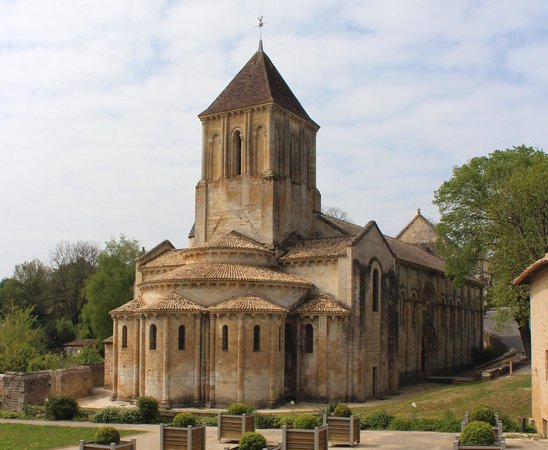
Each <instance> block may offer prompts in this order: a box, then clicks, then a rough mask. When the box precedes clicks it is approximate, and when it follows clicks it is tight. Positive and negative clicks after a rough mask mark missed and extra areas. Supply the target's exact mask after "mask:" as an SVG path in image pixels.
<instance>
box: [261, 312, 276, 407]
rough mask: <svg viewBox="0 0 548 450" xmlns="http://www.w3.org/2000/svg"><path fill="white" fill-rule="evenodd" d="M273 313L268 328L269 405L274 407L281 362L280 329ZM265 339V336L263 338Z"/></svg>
mask: <svg viewBox="0 0 548 450" xmlns="http://www.w3.org/2000/svg"><path fill="white" fill-rule="evenodd" d="M276 317H277V316H274V315H273V314H271V315H270V317H269V319H268V328H269V330H268V331H269V333H268V336H269V344H270V345H269V346H268V351H269V352H270V354H269V355H268V377H269V379H268V406H269V408H272V407H273V406H274V404H275V403H276V381H277V380H279V377H278V376H277V375H278V374H277V373H276V372H277V370H276V369H278V367H279V364H276V355H277V353H278V340H279V335H278V330H277V329H276V322H275V320H274V319H275V318H276ZM263 339H264V338H263Z"/></svg>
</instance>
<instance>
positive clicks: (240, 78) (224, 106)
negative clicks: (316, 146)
mask: <svg viewBox="0 0 548 450" xmlns="http://www.w3.org/2000/svg"><path fill="white" fill-rule="evenodd" d="M268 103H275V104H277V105H279V106H281V107H282V108H284V109H286V110H288V111H289V112H292V113H293V114H295V115H297V116H299V117H301V118H302V119H304V120H306V121H307V122H310V123H312V124H314V125H316V124H315V123H314V121H313V120H312V119H311V118H310V116H309V115H308V114H307V113H306V111H305V110H304V108H303V107H302V105H301V104H300V103H299V100H297V97H295V95H294V94H293V92H291V89H290V88H289V86H288V85H287V83H286V82H285V80H284V79H283V78H282V76H281V75H280V72H278V70H277V69H276V67H274V64H273V63H272V61H271V60H270V58H269V57H268V56H267V55H266V53H264V52H263V51H261V50H259V51H258V52H256V53H255V54H254V55H253V56H252V57H251V59H250V60H249V61H248V62H247V64H246V65H245V66H244V67H243V68H242V70H240V72H238V74H237V75H236V76H235V77H234V78H233V80H232V81H231V82H230V83H229V84H228V86H227V87H226V88H225V89H224V90H223V92H221V94H220V95H219V96H218V97H217V98H216V99H215V101H214V102H213V103H212V104H211V105H210V106H209V107H208V108H207V109H206V110H205V111H204V112H202V113H201V114H200V115H199V117H202V116H207V115H210V114H218V113H222V112H227V111H232V110H235V109H241V108H247V107H251V106H258V105H263V104H268ZM316 126H317V125H316Z"/></svg>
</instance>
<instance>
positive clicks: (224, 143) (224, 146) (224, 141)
mask: <svg viewBox="0 0 548 450" xmlns="http://www.w3.org/2000/svg"><path fill="white" fill-rule="evenodd" d="M227 128H228V125H227V117H226V116H225V117H223V119H222V125H221V152H222V155H223V157H222V164H223V167H222V177H223V178H226V177H227V176H228V129H227Z"/></svg>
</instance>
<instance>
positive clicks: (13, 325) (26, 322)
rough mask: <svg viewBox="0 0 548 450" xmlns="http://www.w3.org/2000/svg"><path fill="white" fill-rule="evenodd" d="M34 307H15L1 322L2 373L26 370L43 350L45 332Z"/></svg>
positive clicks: (0, 358)
mask: <svg viewBox="0 0 548 450" xmlns="http://www.w3.org/2000/svg"><path fill="white" fill-rule="evenodd" d="M32 310H33V307H32V306H29V307H27V308H13V309H12V310H11V311H9V312H7V313H6V315H5V317H4V319H3V320H2V321H1V322H0V373H2V372H5V371H8V370H12V371H16V372H25V371H26V370H27V366H28V364H29V362H30V361H31V360H32V359H34V358H36V357H37V356H38V355H39V354H40V352H41V351H42V350H43V333H42V329H41V328H40V327H39V326H38V324H37V320H36V317H34V315H33V311H32Z"/></svg>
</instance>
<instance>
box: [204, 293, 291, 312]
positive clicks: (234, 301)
mask: <svg viewBox="0 0 548 450" xmlns="http://www.w3.org/2000/svg"><path fill="white" fill-rule="evenodd" d="M209 311H210V312H211V313H231V312H250V313H278V314H282V313H287V312H288V311H287V309H285V308H283V307H281V306H278V305H275V304H274V303H271V302H269V301H268V300H265V299H264V298H261V297H257V296H254V295H242V296H239V297H235V298H231V299H230V300H226V301H224V302H222V303H219V304H217V305H215V306H210V307H209Z"/></svg>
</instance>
